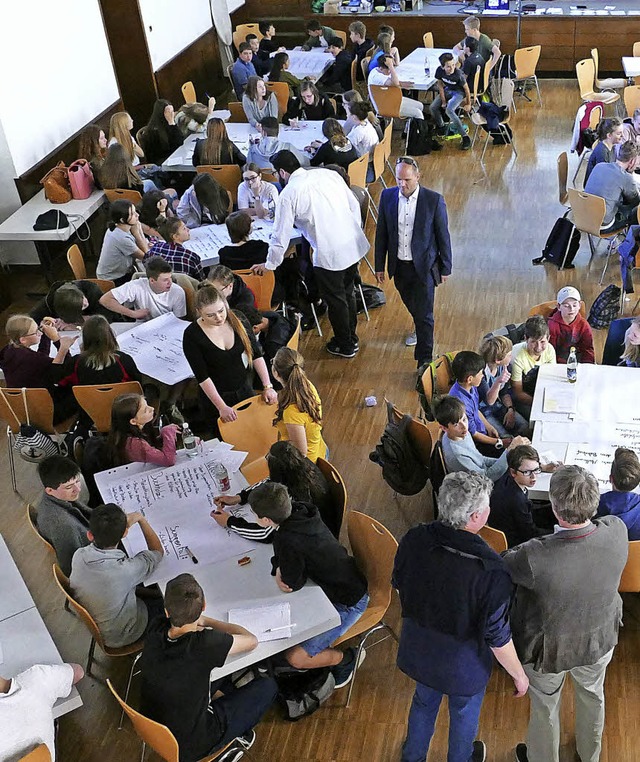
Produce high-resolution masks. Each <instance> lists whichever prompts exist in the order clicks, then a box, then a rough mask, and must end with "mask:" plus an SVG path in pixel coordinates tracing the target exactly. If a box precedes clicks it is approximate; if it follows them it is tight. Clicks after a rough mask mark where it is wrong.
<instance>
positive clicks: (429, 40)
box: [422, 32, 435, 48]
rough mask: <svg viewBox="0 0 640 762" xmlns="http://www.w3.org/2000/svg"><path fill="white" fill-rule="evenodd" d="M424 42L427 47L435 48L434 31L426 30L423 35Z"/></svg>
mask: <svg viewBox="0 0 640 762" xmlns="http://www.w3.org/2000/svg"><path fill="white" fill-rule="evenodd" d="M422 44H423V45H424V47H425V48H435V45H434V44H433V32H425V33H424V34H423V35H422Z"/></svg>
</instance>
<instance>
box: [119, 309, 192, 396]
mask: <svg viewBox="0 0 640 762" xmlns="http://www.w3.org/2000/svg"><path fill="white" fill-rule="evenodd" d="M188 325H189V323H187V322H186V321H185V320H180V319H179V318H177V317H176V316H175V315H174V314H173V313H172V312H169V313H167V314H166V315H161V316H160V317H157V318H154V319H153V320H149V321H147V322H146V323H141V324H140V325H138V326H136V327H135V328H132V329H131V330H130V331H128V332H127V333H124V334H122V335H121V336H119V337H118V346H119V347H120V349H121V350H122V351H123V352H126V353H127V354H129V355H131V357H133V359H134V360H135V362H136V365H137V366H138V369H139V370H140V372H141V373H145V374H146V375H147V376H151V378H155V379H157V380H158V381H161V382H162V383H164V384H169V385H170V386H171V385H173V384H177V383H178V382H179V381H184V380H185V379H186V378H190V377H191V376H192V375H193V373H192V372H191V367H190V366H189V363H188V362H187V358H186V357H185V356H184V352H183V351H182V335H183V334H184V332H185V330H186V328H187V326H188Z"/></svg>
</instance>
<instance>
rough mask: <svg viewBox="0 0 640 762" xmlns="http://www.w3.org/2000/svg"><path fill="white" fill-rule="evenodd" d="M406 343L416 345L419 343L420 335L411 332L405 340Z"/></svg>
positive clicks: (410, 345)
mask: <svg viewBox="0 0 640 762" xmlns="http://www.w3.org/2000/svg"><path fill="white" fill-rule="evenodd" d="M404 343H405V345H406V346H407V347H415V345H416V344H417V343H418V337H417V336H416V334H415V331H414V333H410V334H409V335H408V336H407V338H406V339H405V340H404Z"/></svg>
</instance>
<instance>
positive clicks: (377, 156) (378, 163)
mask: <svg viewBox="0 0 640 762" xmlns="http://www.w3.org/2000/svg"><path fill="white" fill-rule="evenodd" d="M384 151H385V147H384V144H383V143H378V144H377V145H375V146H374V147H373V179H374V181H376V180H378V179H379V178H380V177H381V176H382V175H383V174H384ZM365 180H366V175H365Z"/></svg>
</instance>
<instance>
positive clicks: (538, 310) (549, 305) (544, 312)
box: [528, 299, 587, 320]
mask: <svg viewBox="0 0 640 762" xmlns="http://www.w3.org/2000/svg"><path fill="white" fill-rule="evenodd" d="M557 306H558V302H541V303H540V304H536V305H534V306H533V307H532V308H531V309H530V310H529V315H528V317H533V316H534V315H541V316H542V317H543V318H544V319H545V320H547V319H548V318H549V317H550V316H551V313H552V312H553V311H554V310H555V309H556V307H557ZM580 314H581V315H582V317H586V316H587V305H586V304H585V303H584V301H583V300H582V299H581V300H580Z"/></svg>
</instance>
